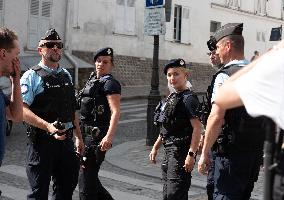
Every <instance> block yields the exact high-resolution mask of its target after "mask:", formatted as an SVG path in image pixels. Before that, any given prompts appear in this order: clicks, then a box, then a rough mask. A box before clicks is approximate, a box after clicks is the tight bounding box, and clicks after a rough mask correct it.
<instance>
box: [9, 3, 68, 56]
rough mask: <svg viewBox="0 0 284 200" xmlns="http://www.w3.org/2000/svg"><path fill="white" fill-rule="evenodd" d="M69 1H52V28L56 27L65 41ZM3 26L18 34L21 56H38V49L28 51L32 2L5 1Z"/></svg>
mask: <svg viewBox="0 0 284 200" xmlns="http://www.w3.org/2000/svg"><path fill="white" fill-rule="evenodd" d="M66 2H67V0H60V1H56V0H52V10H51V19H50V27H54V28H55V29H56V30H57V32H58V33H59V34H60V36H61V38H62V39H64V33H65V15H66ZM4 8H5V10H4V17H3V22H4V23H3V26H6V27H7V28H10V29H13V30H15V31H16V32H17V34H18V37H19V42H20V49H21V55H22V56H25V55H29V54H37V49H27V43H28V34H29V32H28V26H29V11H30V0H17V1H10V0H4Z"/></svg>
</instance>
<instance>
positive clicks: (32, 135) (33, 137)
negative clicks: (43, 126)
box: [27, 126, 37, 143]
mask: <svg viewBox="0 0 284 200" xmlns="http://www.w3.org/2000/svg"><path fill="white" fill-rule="evenodd" d="M27 136H28V139H29V141H30V142H31V143H36V141H37V132H36V128H35V127H33V126H27Z"/></svg>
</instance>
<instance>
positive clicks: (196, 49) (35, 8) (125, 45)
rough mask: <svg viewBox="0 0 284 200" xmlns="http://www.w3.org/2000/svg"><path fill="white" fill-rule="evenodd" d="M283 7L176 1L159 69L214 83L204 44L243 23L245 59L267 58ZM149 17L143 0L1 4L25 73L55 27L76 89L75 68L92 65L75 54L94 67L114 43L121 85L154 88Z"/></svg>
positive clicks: (278, 2)
mask: <svg viewBox="0 0 284 200" xmlns="http://www.w3.org/2000/svg"><path fill="white" fill-rule="evenodd" d="M166 1H170V0H166ZM283 4H284V0H202V1H198V0H192V1H189V0H171V17H170V21H169V22H166V23H165V28H166V34H165V35H161V36H160V44H159V59H160V61H161V62H160V65H162V64H163V63H165V62H166V61H167V60H169V59H172V58H177V57H180V58H184V59H185V60H186V62H189V63H191V66H193V67H192V69H194V70H195V71H194V72H193V75H192V77H195V78H193V79H196V80H193V82H195V83H196V85H198V86H199V84H200V81H203V80H204V77H208V81H209V79H210V69H209V68H208V69H205V66H206V64H207V65H208V64H209V60H208V57H207V55H206V53H207V51H208V49H207V46H206V41H207V40H208V39H209V36H210V35H211V34H213V33H214V32H215V31H216V29H218V28H219V27H220V26H222V25H224V24H226V23H230V22H243V23H244V31H243V35H244V38H245V42H246V44H245V56H246V58H247V59H250V58H251V56H252V55H253V52H254V51H256V50H257V51H259V52H260V53H263V52H265V51H267V50H268V49H269V48H271V47H272V46H273V45H274V44H275V43H276V42H271V41H269V37H270V31H271V28H273V27H280V26H282V25H283V24H284V21H283V18H284V14H283V13H284V12H283ZM144 18H145V0H84V1H82V0H60V1H55V0H17V1H11V0H0V25H2V26H6V27H8V28H11V29H14V30H15V31H17V32H18V34H19V41H20V46H21V61H22V65H23V66H24V67H23V68H24V69H26V68H28V67H30V66H31V65H35V64H37V62H38V61H39V60H40V58H39V56H38V53H37V44H38V41H39V39H40V36H42V35H43V33H44V32H45V31H46V30H47V29H48V28H50V27H54V28H55V29H56V30H57V31H58V33H59V34H60V36H61V38H62V40H63V41H64V45H65V52H66V53H65V56H64V57H63V59H62V62H63V63H62V65H63V66H65V67H69V68H74V73H75V83H76V84H77V83H78V81H76V80H78V67H79V68H80V67H83V68H84V67H89V68H91V67H92V65H88V64H87V63H86V62H82V61H81V60H80V59H77V58H76V57H74V56H72V55H71V53H72V52H73V53H74V54H76V55H77V56H78V55H81V56H80V57H81V58H82V59H84V58H86V57H88V58H89V59H85V60H86V61H88V62H89V63H91V62H92V60H91V56H90V55H91V52H94V51H95V50H97V49H98V48H102V47H105V46H111V47H113V49H114V50H115V52H114V53H115V55H116V58H117V59H116V64H117V66H118V67H117V68H116V69H114V74H116V75H117V76H118V79H119V80H121V82H122V84H124V85H128V84H130V85H135V84H139V85H143V84H144V85H150V80H151V66H152V57H153V36H148V35H145V34H144ZM76 52H77V53H76ZM84 52H86V55H87V56H86V55H84ZM198 63H201V64H200V65H199V64H198ZM91 64H92V63H91ZM204 64H205V65H204ZM198 66H201V67H198ZM209 67H210V66H209ZM161 68H162V66H160V70H161ZM198 70H199V71H198ZM161 71H162V70H161ZM207 72H208V74H206V73H207ZM198 77H202V80H201V79H200V80H197V79H198ZM161 78H164V77H163V76H161ZM79 79H80V78H79ZM130 79H132V80H130ZM204 84H206V83H204ZM203 89H205V86H204V87H201V88H200V89H199V90H203Z"/></svg>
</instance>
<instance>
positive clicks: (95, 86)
mask: <svg viewBox="0 0 284 200" xmlns="http://www.w3.org/2000/svg"><path fill="white" fill-rule="evenodd" d="M94 62H95V67H96V68H95V70H96V75H94V73H92V74H91V76H90V78H89V80H88V82H87V83H86V85H85V87H84V88H83V89H82V90H81V91H80V95H79V98H78V99H79V103H80V104H81V106H80V113H81V130H82V134H83V138H84V142H85V145H86V149H85V155H84V157H83V160H82V167H81V169H80V174H79V192H80V199H81V200H88V199H92V200H96V199H104V200H109V199H113V198H112V197H111V195H110V194H109V193H108V191H107V190H106V189H105V188H104V187H103V186H102V184H101V182H100V180H99V177H98V172H99V169H100V166H101V164H102V162H103V160H104V157H105V152H106V151H107V150H109V149H110V148H111V146H112V140H113V137H114V134H115V129H116V127H117V124H118V120H119V116H120V94H121V86H120V84H119V82H118V81H117V80H115V79H114V78H113V76H112V75H111V74H110V71H111V68H112V66H113V49H112V48H109V47H107V48H103V49H100V50H98V51H97V52H96V53H95V55H94Z"/></svg>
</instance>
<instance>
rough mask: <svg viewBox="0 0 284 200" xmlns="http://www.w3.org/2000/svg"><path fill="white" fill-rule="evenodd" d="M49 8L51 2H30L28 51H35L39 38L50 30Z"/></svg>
mask: <svg viewBox="0 0 284 200" xmlns="http://www.w3.org/2000/svg"><path fill="white" fill-rule="evenodd" d="M51 8H52V1H51V0H30V10H29V14H30V15H29V26H28V31H29V32H28V44H27V48H28V49H32V50H35V49H36V48H37V45H38V41H39V40H40V37H41V36H42V35H43V34H44V33H45V32H46V30H47V29H48V28H50V18H51Z"/></svg>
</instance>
